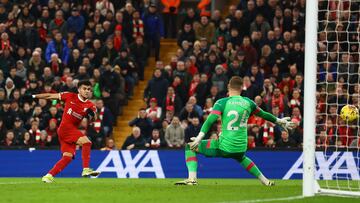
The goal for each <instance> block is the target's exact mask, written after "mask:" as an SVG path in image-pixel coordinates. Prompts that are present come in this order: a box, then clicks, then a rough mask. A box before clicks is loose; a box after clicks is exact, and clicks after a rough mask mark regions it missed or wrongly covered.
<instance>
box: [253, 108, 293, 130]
mask: <svg viewBox="0 0 360 203" xmlns="http://www.w3.org/2000/svg"><path fill="white" fill-rule="evenodd" d="M255 111H256V113H255V115H256V116H259V117H261V118H263V119H265V120H267V121H270V122H272V123H275V124H277V125H280V126H281V127H282V128H283V129H284V130H286V131H288V130H292V129H294V128H295V127H296V124H295V123H294V122H291V119H290V117H285V118H277V117H275V116H274V115H272V114H271V113H268V112H266V111H264V110H262V109H261V108H259V107H257V109H256V110H255Z"/></svg>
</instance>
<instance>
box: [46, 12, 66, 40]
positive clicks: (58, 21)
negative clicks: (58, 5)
mask: <svg viewBox="0 0 360 203" xmlns="http://www.w3.org/2000/svg"><path fill="white" fill-rule="evenodd" d="M48 31H49V33H51V32H54V31H59V32H60V33H61V34H62V36H67V32H68V25H67V22H66V21H65V20H64V13H63V11H62V10H58V11H56V14H55V19H53V20H52V21H50V23H49V28H48Z"/></svg>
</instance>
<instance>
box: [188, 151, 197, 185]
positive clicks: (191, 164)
mask: <svg viewBox="0 0 360 203" xmlns="http://www.w3.org/2000/svg"><path fill="white" fill-rule="evenodd" d="M185 159H186V167H187V168H188V171H189V178H191V179H193V178H196V172H197V166H198V163H197V158H196V152H193V151H191V150H190V147H189V145H186V146H185Z"/></svg>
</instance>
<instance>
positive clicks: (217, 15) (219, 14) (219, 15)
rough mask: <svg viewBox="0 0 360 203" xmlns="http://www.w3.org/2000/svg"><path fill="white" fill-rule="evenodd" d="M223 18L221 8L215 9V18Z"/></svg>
mask: <svg viewBox="0 0 360 203" xmlns="http://www.w3.org/2000/svg"><path fill="white" fill-rule="evenodd" d="M220 18H221V12H220V11H219V10H215V11H214V13H213V19H220Z"/></svg>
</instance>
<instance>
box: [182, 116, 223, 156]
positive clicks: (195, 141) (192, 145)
mask: <svg viewBox="0 0 360 203" xmlns="http://www.w3.org/2000/svg"><path fill="white" fill-rule="evenodd" d="M218 118H219V116H218V115H217V114H213V113H211V114H210V115H209V116H208V117H207V118H206V120H205V122H204V124H203V125H202V126H201V129H200V132H199V134H198V136H196V137H192V138H191V140H192V142H190V143H189V145H190V149H191V150H196V148H197V147H198V145H199V143H200V141H201V140H202V139H203V138H204V137H205V135H206V133H207V132H208V131H209V129H210V128H211V126H212V124H213V123H214V122H215V121H216V120H217V119H218Z"/></svg>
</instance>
